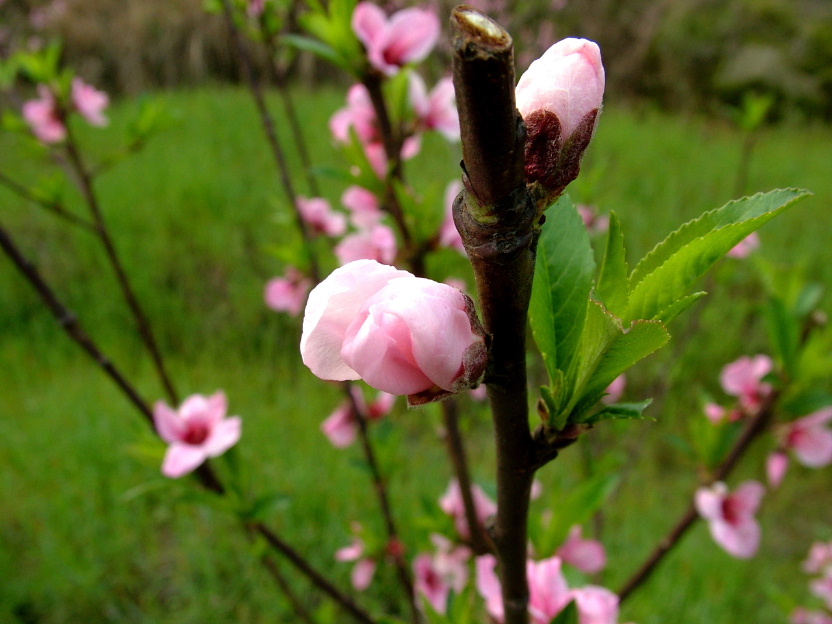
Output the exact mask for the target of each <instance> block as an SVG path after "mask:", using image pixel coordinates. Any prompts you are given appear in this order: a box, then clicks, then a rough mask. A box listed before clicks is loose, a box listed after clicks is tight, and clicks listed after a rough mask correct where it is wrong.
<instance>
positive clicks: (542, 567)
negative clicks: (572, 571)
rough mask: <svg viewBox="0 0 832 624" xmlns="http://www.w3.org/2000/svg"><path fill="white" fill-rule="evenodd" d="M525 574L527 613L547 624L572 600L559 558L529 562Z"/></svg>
mask: <svg viewBox="0 0 832 624" xmlns="http://www.w3.org/2000/svg"><path fill="white" fill-rule="evenodd" d="M526 573H527V574H528V577H529V595H530V600H529V611H530V612H531V613H532V614H533V615H534V616H535V618H536V619H537V620H539V621H542V622H544V623H546V624H548V622H550V621H551V620H552V618H553V617H555V616H556V615H557V614H558V613H560V612H561V611H562V610H563V608H564V607H565V606H566V605H567V604H569V601H570V600H571V599H572V598H571V595H570V592H569V586H568V585H567V583H566V578H565V577H564V576H563V571H562V570H561V560H560V557H549V558H548V559H544V560H542V561H537V562H533V561H529V562H528V563H527V565H526Z"/></svg>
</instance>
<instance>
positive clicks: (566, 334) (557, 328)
mask: <svg viewBox="0 0 832 624" xmlns="http://www.w3.org/2000/svg"><path fill="white" fill-rule="evenodd" d="M594 271H595V260H594V257H593V253H592V246H591V245H590V242H589V234H588V233H587V231H586V228H585V227H584V224H583V221H582V220H581V217H580V215H579V214H578V211H577V210H576V209H575V206H574V204H573V203H572V200H570V199H569V198H568V197H566V196H564V197H562V198H561V199H560V200H559V201H558V202H557V203H556V204H555V205H554V206H553V207H552V208H550V209H549V211H548V213H547V216H546V224H545V225H544V227H543V232H542V234H541V236H540V241H539V243H538V248H537V264H536V268H535V276H534V284H533V287H532V300H531V306H530V309H529V318H530V321H531V327H532V333H533V334H534V337H535V342H536V343H537V346H538V348H539V349H540V351H541V353H542V354H543V358H544V361H545V362H546V368H547V370H548V371H549V375H550V378H552V379H554V376H555V374H554V373H553V371H554V369H559V370H561V371H564V372H565V371H568V370H569V368H570V367H571V365H572V362H573V360H574V359H575V357H576V355H577V348H578V345H579V342H580V339H581V331H582V329H583V325H584V320H585V318H586V309H587V302H588V300H589V292H590V289H591V288H592V278H593V273H594Z"/></svg>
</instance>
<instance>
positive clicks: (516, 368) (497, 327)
mask: <svg viewBox="0 0 832 624" xmlns="http://www.w3.org/2000/svg"><path fill="white" fill-rule="evenodd" d="M451 30H452V46H453V70H454V87H455V90H456V98H457V107H458V108H459V117H460V129H461V133H462V155H463V163H464V164H463V168H464V171H465V175H464V178H463V181H464V183H465V187H466V188H465V193H464V195H463V196H462V197H460V198H457V201H456V203H455V205H454V221H455V223H456V226H457V229H458V230H459V232H460V236H461V237H462V241H463V243H464V245H465V249H466V251H467V253H468V257H469V258H470V260H471V264H472V266H473V268H474V275H475V277H476V282H477V289H478V291H479V294H480V302H481V307H482V312H483V325H484V327H485V330H486V331H487V332H488V333H489V334H490V335H491V350H490V358H489V366H488V369H487V370H486V378H485V381H486V383H487V385H488V397H489V399H490V401H491V408H492V414H493V418H494V433H495V438H496V450H497V517H496V520H495V524H494V528H493V531H492V537H493V540H494V545H495V548H496V555H497V559H498V561H499V573H500V577H501V580H502V582H501V586H502V597H503V606H504V608H505V624H527V623H528V601H529V587H528V581H527V578H526V548H527V542H528V538H527V523H528V512H529V495H530V491H531V484H532V479H533V477H534V469H535V465H536V464H537V460H536V453H535V447H534V443H533V441H532V437H531V432H530V430H529V423H528V390H527V387H526V351H525V348H526V323H527V313H528V306H529V298H530V295H531V282H532V277H533V274H534V253H535V247H536V242H537V229H536V227H535V207H534V205H533V203H532V202H531V200H530V198H529V195H528V193H527V191H526V186H525V178H524V171H523V170H524V162H523V142H524V126H523V123H522V119H521V118H520V116H519V114H518V113H517V110H516V106H515V102H514V55H513V47H512V41H511V37H510V36H509V34H508V33H507V32H506V31H505V30H504V29H503V28H502V27H500V26H499V25H498V24H496V23H495V22H493V21H492V20H490V19H489V18H487V17H486V16H485V15H483V14H481V13H479V12H477V11H475V10H473V9H471V8H469V7H457V8H456V9H454V12H453V14H452V16H451Z"/></svg>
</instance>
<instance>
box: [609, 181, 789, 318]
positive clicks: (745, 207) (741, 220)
mask: <svg viewBox="0 0 832 624" xmlns="http://www.w3.org/2000/svg"><path fill="white" fill-rule="evenodd" d="M805 195H806V193H805V191H795V190H788V191H772V192H771V193H767V194H765V195H755V196H754V197H752V198H746V199H744V200H739V202H732V203H731V204H728V206H726V207H724V208H721V209H719V210H717V211H715V212H713V213H707V214H706V215H703V216H702V217H700V219H697V220H696V221H692V222H690V223H689V224H687V225H685V226H683V227H682V229H681V230H678V231H677V232H675V233H674V234H671V235H670V237H668V240H670V241H671V242H670V243H667V244H665V243H662V244H661V245H660V246H659V248H657V249H659V250H658V251H657V250H654V251H653V252H651V254H650V255H648V257H647V258H645V261H643V262H642V263H640V264H639V266H638V267H636V269H635V270H634V271H633V276H632V278H631V281H630V285H631V290H630V302H629V305H628V306H627V314H626V315H625V317H624V318H625V321H632V320H634V319H651V318H653V317H655V316H656V315H657V314H659V313H660V312H661V311H662V310H664V309H665V308H667V307H669V306H670V305H671V304H673V303H674V302H675V301H676V300H678V299H679V298H681V297H684V296H685V295H686V294H687V290H688V289H689V288H690V287H691V286H692V285H693V284H694V283H695V282H696V280H698V279H699V278H700V277H701V276H702V275H704V274H705V272H706V271H707V270H708V269H710V268H711V267H712V266H713V265H714V264H715V263H716V262H717V260H719V259H720V258H722V257H723V256H724V255H725V254H727V253H728V252H729V251H730V250H731V249H732V248H733V247H734V246H736V245H737V243H739V242H740V241H741V240H743V239H744V238H745V237H746V236H748V235H749V234H751V232H753V231H755V230H756V229H757V228H759V227H760V226H761V225H763V224H764V223H766V222H768V221H769V220H771V219H772V218H773V217H774V216H776V215H777V214H778V213H780V212H782V211H783V210H785V209H786V208H787V207H789V206H790V205H791V204H793V203H794V202H795V201H797V200H798V199H800V198H801V197H804V196H805ZM726 220H737V222H733V223H730V224H729V225H723V226H722V227H719V228H718V229H710V230H708V231H706V232H704V233H702V235H701V236H698V237H696V238H693V239H690V234H691V233H694V232H695V233H700V232H702V231H703V230H704V229H705V227H706V225H707V226H710V225H712V224H713V223H716V224H718V225H722V224H723V223H724V222H725V221H726ZM688 239H690V240H688ZM668 254H669V256H668V257H667V259H666V260H665V261H664V262H663V263H662V264H660V265H659V266H657V267H656V268H655V269H654V270H653V271H652V272H649V273H647V274H646V275H644V277H643V278H642V279H641V280H640V281H638V280H639V276H640V275H643V271H644V268H643V267H649V266H653V265H654V264H655V261H656V260H657V259H658V258H660V257H664V256H665V255H668Z"/></svg>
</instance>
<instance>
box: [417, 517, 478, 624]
mask: <svg viewBox="0 0 832 624" xmlns="http://www.w3.org/2000/svg"><path fill="white" fill-rule="evenodd" d="M431 541H432V542H433V543H434V545H435V546H436V547H437V552H436V553H435V554H434V555H430V554H429V553H422V554H420V555H419V556H418V557H416V560H415V561H414V562H413V571H414V576H415V582H414V589H415V591H416V595H417V596H418V595H422V596H424V598H425V599H426V600H427V601H428V602H429V603H430V605H431V607H432V608H433V610H434V611H436V612H437V613H441V614H443V615H444V614H445V612H446V611H447V607H448V596H449V595H450V592H451V590H453V591H454V592H456V593H457V594H459V593H461V592H462V591H463V590H464V589H465V585H466V584H467V583H468V563H467V562H468V560H469V559H470V557H471V551H470V550H468V549H467V548H465V547H464V546H461V547H455V546H454V545H453V544H452V543H451V542H450V540H448V539H447V538H445V537H444V536H442V535H439V534H436V533H434V534H432V535H431Z"/></svg>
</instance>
